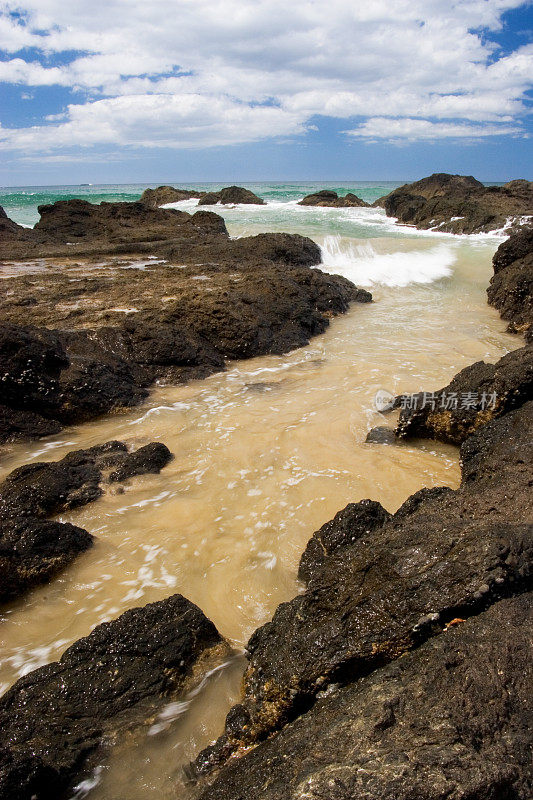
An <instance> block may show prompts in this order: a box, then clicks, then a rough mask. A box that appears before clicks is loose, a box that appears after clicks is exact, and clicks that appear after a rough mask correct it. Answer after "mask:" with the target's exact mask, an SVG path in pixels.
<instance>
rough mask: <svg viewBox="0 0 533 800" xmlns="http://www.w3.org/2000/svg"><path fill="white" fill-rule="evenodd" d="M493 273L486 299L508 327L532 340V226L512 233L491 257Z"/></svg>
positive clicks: (511, 330)
mask: <svg viewBox="0 0 533 800" xmlns="http://www.w3.org/2000/svg"><path fill="white" fill-rule="evenodd" d="M492 265H493V267H494V275H493V277H492V278H491V281H490V285H489V288H488V289H487V295H488V301H489V303H490V305H491V306H494V307H495V308H497V309H498V310H499V312H500V316H501V317H502V319H505V320H509V325H508V330H509V331H510V332H512V333H525V334H526V339H530V338H531V340H532V341H533V337H532V335H533V228H526V229H524V230H523V231H519V232H517V233H515V234H513V235H512V236H511V237H510V238H509V239H508V240H507V241H506V242H503V244H501V245H500V246H499V247H498V249H497V251H496V253H495V254H494V258H493V259H492Z"/></svg>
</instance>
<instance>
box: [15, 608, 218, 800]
mask: <svg viewBox="0 0 533 800" xmlns="http://www.w3.org/2000/svg"><path fill="white" fill-rule="evenodd" d="M217 646H218V647H219V649H220V648H221V647H222V640H221V637H220V635H219V633H218V631H217V630H216V628H215V626H214V625H213V624H212V623H211V622H210V621H209V620H208V619H207V618H206V617H205V616H204V615H203V614H202V612H201V611H200V609H199V608H198V607H197V606H195V605H193V603H191V602H189V601H188V600H186V599H185V598H184V597H182V596H181V595H174V596H173V597H169V598H168V599H167V600H162V601H161V602H158V603H151V604H150V605H147V606H145V607H144V608H134V609H132V610H131V611H127V612H126V613H125V614H122V616H120V617H119V618H118V619H116V620H115V621H113V622H108V623H105V624H103V625H99V626H98V627H97V628H95V629H94V631H93V632H92V633H91V634H90V636H88V637H87V638H85V639H80V640H79V641H78V642H76V643H75V644H73V645H72V646H71V647H69V649H68V650H67V651H66V652H65V653H64V655H63V656H62V658H61V659H60V661H58V662H56V663H53V664H49V665H47V666H45V667H41V668H40V669H37V670H35V671H34V672H30V673H29V674H28V675H25V676H24V677H23V678H21V679H20V680H19V681H17V683H16V684H15V685H14V686H13V688H12V689H10V690H9V691H8V693H7V694H6V695H5V696H4V697H2V698H1V699H0V728H1V731H2V733H1V734H0V798H2V800H30V799H31V798H34V800H56V799H57V798H58V797H60V796H63V792H64V791H65V790H66V789H67V788H68V787H69V786H70V785H71V784H72V782H73V780H74V779H75V778H76V777H77V776H78V775H79V773H80V771H81V770H83V769H84V767H85V766H86V765H93V764H94V760H95V759H96V758H97V757H98V754H100V753H101V752H102V748H103V747H105V746H108V745H109V744H110V743H111V742H112V741H113V740H115V739H116V738H117V737H118V736H119V735H120V734H121V733H123V732H124V731H125V730H127V729H128V728H131V727H132V726H133V725H136V724H137V725H138V724H140V723H142V722H143V721H144V720H146V719H148V718H149V717H150V716H151V715H152V714H153V713H154V712H155V711H157V709H158V707H159V706H160V705H161V704H162V703H163V701H164V698H167V697H174V696H176V695H177V693H178V692H180V691H181V690H182V689H183V688H184V685H185V682H186V679H187V678H188V677H189V676H190V674H191V670H192V669H193V667H194V665H195V664H196V663H197V662H198V660H199V659H206V658H207V656H208V655H209V651H211V653H213V648H215V647H217Z"/></svg>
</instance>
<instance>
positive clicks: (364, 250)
mask: <svg viewBox="0 0 533 800" xmlns="http://www.w3.org/2000/svg"><path fill="white" fill-rule="evenodd" d="M322 260H323V262H324V265H323V267H322V268H323V269H325V270H327V271H330V272H336V273H340V274H341V275H344V276H345V277H346V278H349V279H350V280H351V281H353V282H354V283H355V284H357V285H358V286H372V285H373V284H378V283H381V284H385V285H386V286H407V285H408V284H410V283H432V282H433V281H436V280H439V279H440V278H447V277H449V276H450V275H451V274H452V269H451V267H452V265H453V264H454V263H455V261H456V252H455V248H454V247H453V246H451V245H449V244H438V245H436V246H435V247H431V248H424V249H420V250H408V251H396V252H395V253H378V252H376V250H375V249H374V247H373V246H372V244H371V243H370V242H367V243H365V244H357V243H356V242H354V241H353V240H350V239H347V238H344V237H342V236H326V237H325V239H324V241H323V244H322Z"/></svg>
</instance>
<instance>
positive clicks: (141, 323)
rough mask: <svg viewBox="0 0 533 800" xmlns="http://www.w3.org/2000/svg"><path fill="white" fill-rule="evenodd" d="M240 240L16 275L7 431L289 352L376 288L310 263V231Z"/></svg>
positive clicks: (99, 410) (1, 436) (0, 417)
mask: <svg viewBox="0 0 533 800" xmlns="http://www.w3.org/2000/svg"><path fill="white" fill-rule="evenodd" d="M205 213H209V212H205ZM212 216H216V215H212ZM218 219H220V218H218ZM231 247H232V248H233V260H230V259H229V257H228V258H227V260H226V261H219V260H217V261H215V262H214V263H209V262H208V263H205V261H204V262H203V263H202V265H201V266H190V267H186V266H184V265H183V264H180V262H179V261H177V265H179V268H178V266H173V265H166V264H153V265H151V264H150V261H147V262H145V263H144V264H143V263H142V262H141V268H134V269H127V268H125V267H128V266H129V262H116V263H115V264H109V265H107V264H101V263H100V264H98V265H96V266H94V265H91V264H90V263H89V264H87V263H85V264H81V265H79V264H72V265H70V266H69V265H68V264H67V265H61V266H58V267H56V268H55V269H54V268H53V266H52V267H51V268H50V269H49V270H47V272H46V273H45V274H43V273H42V272H39V271H37V272H36V273H35V274H31V273H30V274H27V275H21V276H19V277H14V278H12V279H6V280H5V284H6V288H7V289H8V292H7V293H6V295H5V297H4V299H3V300H0V309H1V312H2V316H3V319H4V320H6V323H7V324H4V325H2V326H0V375H2V376H3V378H2V386H3V392H2V401H1V402H2V406H1V407H0V424H1V427H0V442H1V441H3V442H6V441H10V440H13V439H16V438H21V437H24V436H28V435H29V436H39V435H49V434H51V433H56V432H57V431H58V430H59V429H60V427H61V425H65V424H67V425H69V424H73V423H77V422H81V421H86V420H89V419H93V418H94V417H97V416H100V415H102V414H104V413H107V412H109V411H111V410H113V409H115V408H123V407H128V406H132V405H134V404H136V403H139V402H140V401H141V400H143V399H144V398H145V397H146V395H147V387H148V386H149V385H150V384H151V383H152V382H153V381H155V380H161V381H166V382H182V381H184V380H189V379H191V378H200V377H205V376H206V375H208V374H211V373H212V372H215V371H217V370H221V369H224V364H225V359H228V358H250V357H252V356H257V355H263V354H266V353H276V354H280V353H284V352H287V351H289V350H291V349H294V348H296V347H300V346H302V345H305V344H307V343H308V342H309V339H310V337H312V336H315V335H316V334H318V333H322V332H323V331H325V330H326V328H327V326H328V324H329V320H330V318H331V317H332V316H333V315H335V314H339V313H343V312H345V311H346V310H347V309H348V307H349V305H350V303H351V302H354V301H357V302H369V301H370V300H371V299H372V297H371V295H370V294H369V293H368V292H366V291H364V290H359V289H357V288H356V287H355V286H354V285H353V284H352V283H350V282H349V281H348V280H346V279H345V278H341V277H339V276H334V275H329V274H326V273H323V272H321V271H320V270H316V269H310V268H309V267H307V266H302V263H304V264H305V263H309V262H314V261H316V259H318V258H319V257H320V251H319V248H318V247H317V245H315V244H314V242H312V241H310V240H308V239H306V238H305V237H301V236H290V235H287V234H273V235H269V234H262V235H260V236H256V237H251V239H250V240H248V241H247V240H245V239H241V240H236V241H235V242H234V243H232V244H231ZM217 249H218V250H222V251H223V247H222V248H217ZM252 253H255V255H254V256H253V257H252V255H251V254H252ZM168 255H169V257H170V255H171V254H170V253H169V254H168ZM219 255H220V253H219ZM226 256H227V251H226ZM37 298H38V300H37ZM49 327H50V328H51V329H49Z"/></svg>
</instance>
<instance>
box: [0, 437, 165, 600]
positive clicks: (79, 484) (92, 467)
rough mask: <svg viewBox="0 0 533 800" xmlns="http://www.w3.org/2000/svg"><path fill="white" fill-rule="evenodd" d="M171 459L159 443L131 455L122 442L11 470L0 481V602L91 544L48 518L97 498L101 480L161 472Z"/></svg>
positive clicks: (87, 538)
mask: <svg viewBox="0 0 533 800" xmlns="http://www.w3.org/2000/svg"><path fill="white" fill-rule="evenodd" d="M171 458H172V454H171V453H170V451H169V449H168V448H167V447H165V445H164V444H160V443H159V442H152V443H151V444H148V445H146V446H145V447H141V448H139V449H138V450H136V451H135V452H133V453H130V452H129V451H128V449H127V447H126V445H125V444H124V443H123V442H107V443H106V444H103V445H98V446H96V447H91V448H90V449H88V450H77V451H75V452H73V453H69V454H68V455H66V456H65V457H64V458H63V459H61V461H56V462H42V463H41V462H39V463H35V464H29V465H26V466H23V467H19V468H18V469H16V470H14V471H13V472H11V473H10V474H9V475H8V476H7V478H6V479H5V480H4V481H3V483H2V484H0V601H1V602H6V601H8V600H12V599H14V598H15V597H18V596H20V595H21V594H23V593H24V592H26V591H28V590H29V589H31V588H32V587H33V586H35V585H37V584H40V583H44V582H46V581H48V580H49V579H50V578H51V577H52V575H53V574H55V573H57V572H59V571H60V570H62V569H64V568H65V567H66V566H67V565H68V564H70V562H71V561H73V560H74V558H75V557H76V556H77V555H78V554H79V553H81V552H83V551H84V550H87V549H88V548H89V547H90V545H91V543H92V540H93V537H92V536H91V535H90V534H89V533H87V531H84V530H82V529H81V528H76V527H74V526H73V525H70V524H64V523H60V522H43V520H44V519H45V518H46V517H50V516H52V515H54V514H59V513H61V512H63V511H67V510H69V509H72V508H77V507H78V506H82V505H85V504H86V503H90V502H91V501H92V500H96V499H97V498H98V497H100V496H101V495H102V493H103V489H102V486H101V484H102V482H103V481H105V480H106V481H108V482H115V481H123V480H126V479H127V478H130V477H132V476H133V475H141V474H145V473H149V472H159V471H160V470H161V469H162V468H163V467H164V466H166V464H168V462H169V461H170V459H171Z"/></svg>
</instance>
